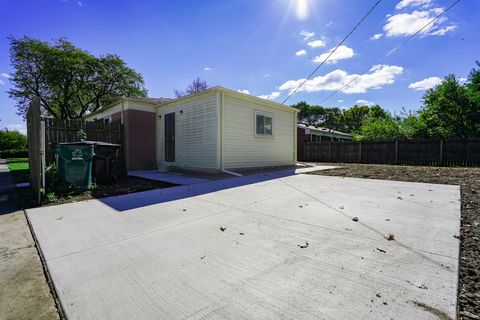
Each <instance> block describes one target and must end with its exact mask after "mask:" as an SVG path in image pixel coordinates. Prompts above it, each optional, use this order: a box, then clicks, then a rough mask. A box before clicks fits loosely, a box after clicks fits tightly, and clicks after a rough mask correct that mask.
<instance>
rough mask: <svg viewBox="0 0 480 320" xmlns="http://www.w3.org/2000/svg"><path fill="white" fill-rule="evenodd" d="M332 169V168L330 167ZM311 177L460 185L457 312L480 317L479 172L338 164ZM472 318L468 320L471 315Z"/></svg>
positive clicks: (476, 169) (437, 168)
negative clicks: (340, 177) (460, 217)
mask: <svg viewBox="0 0 480 320" xmlns="http://www.w3.org/2000/svg"><path fill="white" fill-rule="evenodd" d="M329 165H330V164H329ZM333 165H337V166H341V167H340V168H337V169H331V170H324V171H316V172H312V173H311V174H317V175H326V176H342V177H352V178H368V179H383V180H396V181H408V182H424V183H438V184H451V185H459V186H460V187H461V201H462V213H461V215H462V220H461V230H460V235H461V236H460V274H459V296H458V308H459V311H460V313H459V315H460V317H461V319H478V318H475V317H474V315H476V316H480V168H458V167H455V168H452V167H420V166H418V167H417V166H394V165H376V164H338V163H335V164H333ZM469 313H471V314H473V316H472V317H469V316H468V314H469Z"/></svg>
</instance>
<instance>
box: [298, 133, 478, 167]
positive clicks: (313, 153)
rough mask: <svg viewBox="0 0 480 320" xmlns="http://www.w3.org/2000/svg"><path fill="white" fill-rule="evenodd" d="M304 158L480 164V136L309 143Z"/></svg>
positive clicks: (385, 162) (313, 159)
mask: <svg viewBox="0 0 480 320" xmlns="http://www.w3.org/2000/svg"><path fill="white" fill-rule="evenodd" d="M299 160H304V161H318V162H352V163H380V164H382V163H383V164H410V165H442V166H480V138H465V139H450V140H427V139H423V140H397V141H361V142H354V141H324V142H305V159H299Z"/></svg>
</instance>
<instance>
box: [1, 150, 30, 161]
mask: <svg viewBox="0 0 480 320" xmlns="http://www.w3.org/2000/svg"><path fill="white" fill-rule="evenodd" d="M0 158H2V159H6V158H28V150H27V149H25V148H23V149H8V150H2V151H0Z"/></svg>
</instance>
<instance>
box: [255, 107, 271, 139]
mask: <svg viewBox="0 0 480 320" xmlns="http://www.w3.org/2000/svg"><path fill="white" fill-rule="evenodd" d="M257 116H262V117H264V118H265V117H266V118H270V119H272V132H271V134H265V133H258V132H257ZM263 128H264V131H265V120H264V124H263ZM274 129H275V117H274V115H273V114H272V113H269V112H264V111H259V110H255V115H254V128H253V130H254V133H255V137H259V138H273V137H274V136H275V130H274Z"/></svg>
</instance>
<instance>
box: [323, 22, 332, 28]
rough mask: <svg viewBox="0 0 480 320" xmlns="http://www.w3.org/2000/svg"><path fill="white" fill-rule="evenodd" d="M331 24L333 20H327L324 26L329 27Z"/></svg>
mask: <svg viewBox="0 0 480 320" xmlns="http://www.w3.org/2000/svg"><path fill="white" fill-rule="evenodd" d="M332 24H333V21H328V22H327V23H326V24H325V27H330V26H331V25H332Z"/></svg>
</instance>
